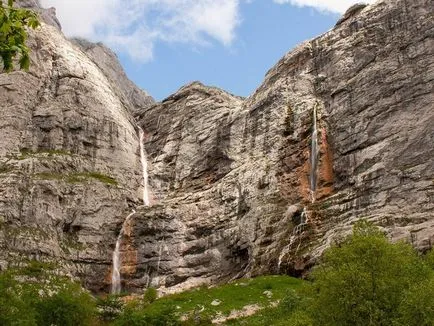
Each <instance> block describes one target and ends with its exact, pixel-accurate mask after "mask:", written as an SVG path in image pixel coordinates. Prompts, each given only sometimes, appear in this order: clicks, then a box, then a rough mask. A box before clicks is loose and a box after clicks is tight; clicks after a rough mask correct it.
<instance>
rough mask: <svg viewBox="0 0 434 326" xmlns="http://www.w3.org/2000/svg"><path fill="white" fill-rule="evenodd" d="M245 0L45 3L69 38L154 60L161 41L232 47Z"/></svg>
mask: <svg viewBox="0 0 434 326" xmlns="http://www.w3.org/2000/svg"><path fill="white" fill-rule="evenodd" d="M239 1H240V0H73V1H72V0H41V3H42V5H43V6H44V7H55V8H56V12H57V16H58V18H59V20H60V22H61V24H62V29H63V32H64V33H65V35H67V36H69V37H84V38H87V39H89V40H92V41H102V42H104V43H106V44H107V45H108V46H110V47H112V48H114V49H115V50H118V51H120V52H123V53H127V54H128V55H129V56H130V57H131V58H134V59H136V60H140V61H148V60H151V59H152V57H153V49H154V46H155V44H156V42H161V41H163V42H169V43H174V42H180V43H189V44H194V45H202V46H204V45H208V44H211V43H212V42H213V41H214V42H219V43H222V44H223V45H225V46H229V45H231V44H232V42H233V41H234V39H235V30H236V28H237V26H238V25H239V24H240V15H239Z"/></svg>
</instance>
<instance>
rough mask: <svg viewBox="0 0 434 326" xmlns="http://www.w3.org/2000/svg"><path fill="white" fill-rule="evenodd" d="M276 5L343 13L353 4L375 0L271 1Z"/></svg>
mask: <svg viewBox="0 0 434 326" xmlns="http://www.w3.org/2000/svg"><path fill="white" fill-rule="evenodd" d="M273 1H274V2H276V3H279V4H284V3H289V4H291V5H294V6H299V7H313V8H316V9H319V10H322V11H330V12H336V13H341V14H342V13H344V12H345V11H346V10H347V9H348V8H349V7H351V6H352V5H353V4H356V3H359V2H365V3H373V2H374V1H375V0H273Z"/></svg>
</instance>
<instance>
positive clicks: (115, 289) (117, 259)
mask: <svg viewBox="0 0 434 326" xmlns="http://www.w3.org/2000/svg"><path fill="white" fill-rule="evenodd" d="M135 212H136V211H134V210H133V212H132V213H131V214H130V215H128V216H127V218H126V219H125V221H124V223H123V224H122V228H121V231H120V232H119V235H118V238H117V240H116V246H115V250H114V251H113V260H112V262H113V263H112V289H111V293H112V294H119V293H120V292H121V243H122V236H123V235H124V232H125V228H126V226H127V224H128V222H129V220H130V218H131V216H133V214H134V213H135Z"/></svg>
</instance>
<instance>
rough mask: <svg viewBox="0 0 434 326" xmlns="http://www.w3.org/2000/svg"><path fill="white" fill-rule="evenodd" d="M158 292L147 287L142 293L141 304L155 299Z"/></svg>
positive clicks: (147, 303)
mask: <svg viewBox="0 0 434 326" xmlns="http://www.w3.org/2000/svg"><path fill="white" fill-rule="evenodd" d="M157 297H158V292H157V290H156V289H154V288H147V289H146V290H145V293H143V304H144V305H149V304H151V303H152V302H154V301H155V300H157Z"/></svg>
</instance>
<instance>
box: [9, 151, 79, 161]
mask: <svg viewBox="0 0 434 326" xmlns="http://www.w3.org/2000/svg"><path fill="white" fill-rule="evenodd" d="M58 155H68V156H70V155H72V154H71V153H70V152H67V151H63V150H57V149H39V150H37V151H32V150H29V149H22V150H20V155H19V156H18V157H17V159H18V160H25V159H26V158H29V157H34V156H44V157H53V156H58Z"/></svg>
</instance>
